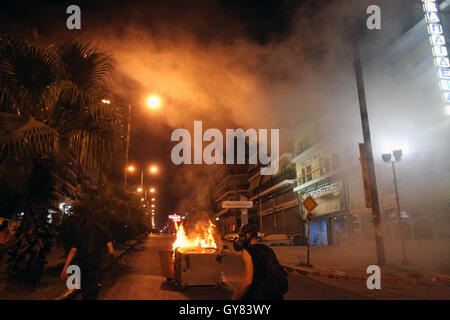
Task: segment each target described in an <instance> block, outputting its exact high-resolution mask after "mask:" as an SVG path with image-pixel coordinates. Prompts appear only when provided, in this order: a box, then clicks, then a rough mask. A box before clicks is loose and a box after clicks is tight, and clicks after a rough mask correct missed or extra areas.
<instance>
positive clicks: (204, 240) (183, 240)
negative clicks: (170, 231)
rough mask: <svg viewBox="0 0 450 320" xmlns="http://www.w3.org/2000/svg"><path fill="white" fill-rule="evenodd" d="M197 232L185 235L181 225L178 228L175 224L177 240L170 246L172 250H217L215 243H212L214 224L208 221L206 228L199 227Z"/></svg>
mask: <svg viewBox="0 0 450 320" xmlns="http://www.w3.org/2000/svg"><path fill="white" fill-rule="evenodd" d="M199 227H200V228H197V229H199V231H196V232H193V233H191V234H189V235H186V232H185V231H184V227H183V225H180V226H178V224H177V223H175V229H176V230H177V239H176V240H175V242H174V243H173V245H172V250H173V251H175V250H176V249H178V248H214V249H217V245H216V242H215V241H214V236H213V234H214V228H215V226H214V224H213V223H212V222H211V221H209V223H208V225H207V226H199Z"/></svg>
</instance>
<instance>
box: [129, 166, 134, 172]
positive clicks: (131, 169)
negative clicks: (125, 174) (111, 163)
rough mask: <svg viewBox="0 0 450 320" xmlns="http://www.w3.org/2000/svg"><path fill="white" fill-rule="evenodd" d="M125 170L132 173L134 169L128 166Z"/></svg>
mask: <svg viewBox="0 0 450 320" xmlns="http://www.w3.org/2000/svg"><path fill="white" fill-rule="evenodd" d="M127 170H128V171H129V172H133V171H134V170H135V169H134V167H133V166H129V167H128V168H127Z"/></svg>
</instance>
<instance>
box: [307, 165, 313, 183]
mask: <svg viewBox="0 0 450 320" xmlns="http://www.w3.org/2000/svg"><path fill="white" fill-rule="evenodd" d="M311 180H312V172H311V165H309V166H306V181H311Z"/></svg>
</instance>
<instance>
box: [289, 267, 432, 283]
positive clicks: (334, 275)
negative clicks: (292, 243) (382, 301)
mask: <svg viewBox="0 0 450 320" xmlns="http://www.w3.org/2000/svg"><path fill="white" fill-rule="evenodd" d="M281 266H282V267H283V268H284V269H285V270H286V271H287V272H290V273H293V274H301V275H305V276H316V277H324V278H331V279H342V280H354V281H366V280H367V278H366V277H363V276H354V275H349V274H347V273H345V272H343V271H339V270H336V271H334V270H333V271H331V270H317V269H316V270H314V269H311V270H308V269H306V267H305V268H301V267H297V266H292V265H283V264H282V265H281ZM425 277H426V276H425ZM383 281H386V282H388V283H396V284H411V285H417V284H419V282H420V280H419V279H413V278H410V277H408V278H392V277H384V279H383Z"/></svg>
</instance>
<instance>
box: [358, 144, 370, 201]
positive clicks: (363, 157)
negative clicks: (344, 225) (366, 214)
mask: <svg viewBox="0 0 450 320" xmlns="http://www.w3.org/2000/svg"><path fill="white" fill-rule="evenodd" d="M359 161H360V162H361V169H362V178H363V184H364V197H365V199H366V208H372V198H371V196H370V183H369V171H368V169H367V156H366V148H365V147H364V143H360V144H359Z"/></svg>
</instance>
